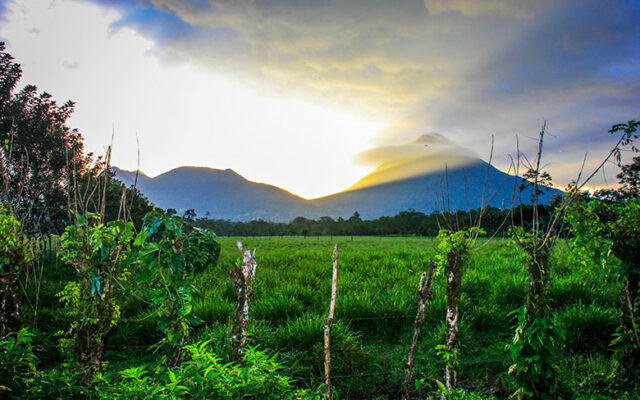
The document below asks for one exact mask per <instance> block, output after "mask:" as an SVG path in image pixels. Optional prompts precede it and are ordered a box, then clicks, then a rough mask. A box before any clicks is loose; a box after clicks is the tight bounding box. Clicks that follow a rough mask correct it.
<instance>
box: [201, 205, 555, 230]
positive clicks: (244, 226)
mask: <svg viewBox="0 0 640 400" xmlns="http://www.w3.org/2000/svg"><path fill="white" fill-rule="evenodd" d="M553 207H554V206H553V204H551V205H544V206H542V205H541V206H538V211H539V213H540V215H541V216H542V218H545V217H547V216H548V215H550V213H551V211H552V209H553ZM189 211H190V215H193V210H189ZM479 212H480V210H472V211H470V212H469V211H457V212H455V213H442V212H434V213H432V214H425V213H422V212H420V211H416V210H413V209H409V210H407V211H402V212H400V213H398V214H396V215H394V216H392V217H380V218H377V219H372V220H363V219H362V218H361V217H360V214H359V213H358V212H355V213H353V215H352V216H351V217H349V218H347V219H344V218H342V217H338V218H337V219H333V218H331V217H327V216H325V217H320V218H319V219H317V220H316V219H308V218H305V217H297V218H295V219H293V220H292V221H291V222H289V223H284V222H270V221H265V220H262V219H260V220H253V221H247V222H240V221H230V220H222V219H209V218H198V219H195V220H194V224H195V225H196V226H198V227H201V228H207V229H211V230H213V231H214V232H215V233H216V234H217V235H219V236H305V237H307V236H388V235H415V236H437V235H438V231H439V230H440V228H441V226H442V225H443V224H444V221H445V220H448V221H453V223H456V221H457V222H458V223H459V224H460V225H465V224H468V221H476V220H477V217H478V213H479ZM532 215H533V207H532V206H530V205H523V206H519V207H516V208H514V209H513V210H509V209H499V208H495V207H488V208H486V209H485V210H484V214H483V216H482V224H481V227H482V228H483V229H484V230H485V231H486V232H487V233H488V234H489V235H494V234H497V235H500V236H501V235H506V234H507V231H508V229H509V226H512V225H519V226H524V227H526V225H527V224H528V223H529V221H531V216H532Z"/></svg>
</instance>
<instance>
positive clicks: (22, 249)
mask: <svg viewBox="0 0 640 400" xmlns="http://www.w3.org/2000/svg"><path fill="white" fill-rule="evenodd" d="M0 211H1V210H0ZM31 258H32V255H31V248H30V247H29V241H28V239H27V238H26V237H25V236H24V235H23V234H22V227H21V225H20V222H18V221H17V220H16V219H15V218H14V217H12V216H10V215H2V214H0V339H3V338H5V337H6V336H7V334H9V332H16V331H18V330H19V329H20V324H21V318H20V303H19V301H18V277H19V275H20V272H21V271H22V270H23V269H24V268H25V267H26V265H27V264H28V263H29V262H30V261H31Z"/></svg>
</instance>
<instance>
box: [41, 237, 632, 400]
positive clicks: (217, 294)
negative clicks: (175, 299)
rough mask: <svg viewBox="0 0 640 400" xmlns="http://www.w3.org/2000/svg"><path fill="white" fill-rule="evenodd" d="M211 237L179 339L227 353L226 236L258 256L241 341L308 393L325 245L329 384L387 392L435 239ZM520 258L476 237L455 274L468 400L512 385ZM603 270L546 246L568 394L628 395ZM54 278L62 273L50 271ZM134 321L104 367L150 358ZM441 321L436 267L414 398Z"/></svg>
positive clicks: (317, 381)
mask: <svg viewBox="0 0 640 400" xmlns="http://www.w3.org/2000/svg"><path fill="white" fill-rule="evenodd" d="M219 240H220V242H221V244H222V253H221V257H220V260H219V263H218V265H217V266H216V267H215V268H213V269H210V270H207V271H205V272H203V273H202V274H200V275H199V276H197V277H196V278H195V279H194V283H195V287H196V290H194V292H195V293H194V302H193V306H194V312H195V314H196V315H197V316H198V317H200V318H201V319H202V320H204V323H203V324H202V325H200V326H199V327H198V328H197V329H196V330H195V331H194V333H193V334H192V338H193V339H208V340H211V343H212V345H213V347H214V350H215V352H216V353H217V354H218V355H219V356H220V357H222V359H223V360H224V361H225V362H226V361H228V360H230V353H231V340H230V331H231V316H232V314H233V312H234V308H235V294H234V291H233V288H232V285H231V283H230V281H229V279H228V273H229V270H230V268H231V266H232V265H233V263H235V262H237V261H238V260H239V256H240V254H239V252H238V250H237V248H236V241H237V240H241V241H242V242H243V244H244V245H245V247H250V248H252V249H253V248H255V249H256V258H257V260H258V268H257V273H256V281H255V284H254V294H253V296H252V298H251V305H250V315H251V318H252V320H251V323H250V329H249V335H250V338H249V343H250V345H251V346H257V347H258V348H259V349H262V350H266V351H267V352H269V353H277V358H278V359H279V360H280V362H281V363H282V365H284V366H285V370H284V371H283V372H284V374H286V375H288V376H290V377H293V378H294V379H295V382H296V384H297V385H299V386H300V387H305V388H317V387H318V386H319V385H321V384H322V382H323V378H322V373H323V372H322V371H323V369H322V366H323V351H322V340H323V335H322V329H323V326H324V319H325V318H326V314H327V311H328V307H329V297H330V285H331V262H332V252H333V245H334V243H338V245H339V268H338V297H337V303H336V323H335V324H334V328H333V330H332V347H333V362H334V367H333V371H332V372H333V375H334V379H333V383H334V385H335V391H336V392H337V395H338V398H343V399H347V398H348V399H373V398H388V399H394V398H398V397H399V393H400V391H401V383H402V378H403V366H404V363H405V362H406V357H407V352H408V349H409V345H410V340H411V334H412V332H413V321H414V317H415V312H416V307H417V303H416V293H417V285H418V280H419V276H420V273H421V272H422V271H423V270H424V269H425V268H426V265H427V262H428V260H429V258H430V257H433V256H434V255H435V253H436V240H435V239H433V238H420V237H388V238H380V237H353V238H351V237H332V238H330V237H317V238H316V237H314V238H306V239H305V238H302V237H284V238H281V237H272V238H267V237H262V238H256V237H249V238H220V239H219ZM523 265H524V264H523V261H522V258H521V254H520V252H519V250H518V249H517V248H516V247H515V246H514V245H513V244H511V243H510V242H508V241H507V240H504V239H494V240H492V241H489V242H487V241H486V240H485V239H481V240H479V241H478V242H477V243H476V245H475V247H474V249H473V250H472V252H471V257H470V262H469V265H468V268H467V270H466V273H465V276H464V279H463V297H462V301H461V310H462V314H463V318H462V320H461V326H460V329H461V331H460V345H461V353H460V366H459V377H460V385H461V387H463V388H465V389H467V390H468V391H469V392H475V393H476V394H477V396H478V398H485V397H487V398H488V397H491V396H494V397H496V398H507V397H508V396H509V395H510V394H511V393H513V390H514V389H513V386H512V384H511V382H510V377H509V376H508V374H507V371H508V369H509V366H510V364H511V362H510V358H509V352H508V349H507V346H508V344H509V343H510V342H511V340H512V338H513V334H514V327H515V325H516V316H515V313H514V311H516V310H518V309H519V308H520V307H522V305H523V303H524V300H525V272H524V271H523V270H522V268H523ZM617 268H618V266H617V265H615V264H613V263H611V264H609V265H605V266H602V265H596V264H593V263H589V262H583V260H579V259H577V256H575V255H574V254H573V252H572V250H571V249H570V247H569V246H568V245H567V244H565V243H559V244H558V245H557V246H556V250H555V253H554V263H553V270H552V272H551V284H550V292H551V297H552V307H553V312H554V313H555V315H556V317H555V318H556V320H557V321H558V322H559V324H560V325H561V326H562V327H563V328H564V330H565V332H566V338H565V339H564V343H563V345H564V348H563V350H562V359H561V360H559V363H560V365H561V366H562V368H561V371H562V376H561V377H560V378H561V379H562V381H563V382H564V383H565V385H566V387H567V388H568V390H569V391H570V392H571V393H573V394H574V396H575V398H585V399H586V398H634V397H633V394H625V392H624V388H620V387H616V386H615V384H612V383H611V382H610V381H608V380H607V377H608V375H609V374H610V372H611V370H612V361H611V360H610V359H611V348H610V345H609V343H610V342H611V340H612V337H613V335H614V333H615V330H616V327H617V325H618V293H620V283H619V282H618V280H617V275H616V271H617ZM52 271H54V269H53V270H52ZM57 273H59V274H60V275H56V276H58V278H59V279H61V280H63V279H64V273H63V272H57ZM48 275H49V278H48V279H47V281H46V285H45V288H44V289H43V296H42V302H43V304H42V311H41V312H40V314H39V317H38V320H39V321H40V322H39V324H38V325H39V326H40V329H41V330H44V329H45V326H46V330H53V331H55V330H56V329H57V327H63V326H64V324H65V321H63V320H57V319H56V318H58V317H57V315H58V314H57V312H56V311H55V309H56V300H55V298H54V297H53V296H52V293H54V292H55V291H56V290H59V289H60V288H59V287H58V288H56V286H62V285H63V283H61V282H60V281H56V280H55V279H51V278H54V275H52V274H51V273H49V274H48ZM47 293H48V294H47ZM147 315H148V311H147V309H146V307H145V306H144V304H143V303H142V302H141V300H140V299H138V298H136V297H135V296H131V297H129V298H127V299H125V301H124V305H123V309H122V321H121V323H120V324H119V325H118V326H117V327H116V328H114V330H113V331H112V332H111V333H110V335H109V338H108V341H107V353H106V354H105V359H106V360H107V361H108V362H109V366H108V369H107V371H118V370H122V369H124V368H128V367H131V366H136V365H140V364H141V363H145V362H147V361H151V360H152V359H153V358H154V357H155V355H154V354H151V353H150V351H149V350H148V346H149V345H151V344H153V343H155V342H156V341H157V340H159V339H160V336H158V333H157V329H156V325H155V321H154V319H153V318H146V316H147ZM444 318H445V297H444V278H443V276H442V274H441V272H439V273H438V274H437V275H436V280H435V284H434V296H433V298H432V300H431V302H430V303H429V304H428V305H427V309H426V321H425V325H424V327H423V329H422V333H421V337H420V341H419V347H418V352H417V357H416V362H415V377H416V392H415V393H416V396H418V395H420V396H422V397H421V398H425V397H426V396H427V395H428V394H430V393H434V392H435V391H436V390H437V384H436V380H440V381H442V380H443V378H444V372H443V371H444V363H443V361H442V360H441V359H440V358H439V357H438V356H437V355H436V350H435V347H436V346H437V345H438V344H440V343H442V342H443V338H444V333H445V324H444ZM53 331H52V332H53ZM51 337H52V339H51V340H52V342H53V336H51ZM44 361H45V362H46V360H44ZM107 373H108V372H107ZM596 394H597V395H596ZM594 396H595V397H594Z"/></svg>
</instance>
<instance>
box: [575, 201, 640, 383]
mask: <svg viewBox="0 0 640 400" xmlns="http://www.w3.org/2000/svg"><path fill="white" fill-rule="evenodd" d="M568 219H569V222H570V223H571V226H572V228H573V230H574V232H575V234H576V240H575V242H574V248H576V249H577V250H578V252H579V253H581V254H583V255H588V256H591V257H593V258H594V259H595V260H597V261H598V262H602V261H603V260H606V258H607V257H608V256H609V255H613V256H615V257H616V258H618V259H619V260H620V269H619V271H618V276H619V278H620V280H621V281H622V283H623V289H622V293H621V295H620V326H619V328H618V331H617V333H616V337H615V339H614V340H613V344H614V346H615V349H616V359H617V361H618V362H619V364H620V365H621V366H622V367H623V368H624V369H625V370H626V374H627V375H629V376H634V371H635V372H637V369H638V368H639V367H640V293H639V284H640V199H630V200H626V201H625V202H622V203H606V202H603V201H599V200H591V201H589V202H580V203H576V204H575V205H574V207H572V208H571V210H570V213H569V218H568Z"/></svg>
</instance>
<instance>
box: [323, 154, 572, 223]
mask: <svg viewBox="0 0 640 400" xmlns="http://www.w3.org/2000/svg"><path fill="white" fill-rule="evenodd" d="M457 161H458V162H457V163H456V165H457V166H456V167H453V168H449V169H446V170H439V171H433V172H428V173H426V174H420V175H416V176H410V177H406V178H404V179H399V180H395V181H394V180H390V179H389V178H388V177H389V176H397V175H398V171H406V170H407V169H408V168H409V167H410V166H409V165H406V164H412V165H415V164H420V163H429V164H432V160H430V159H421V158H418V159H413V160H411V161H407V163H406V164H402V163H400V164H397V163H395V164H392V165H387V164H383V165H382V166H380V167H378V168H377V169H376V170H375V171H373V172H372V173H371V174H369V175H367V176H366V177H364V178H362V179H361V180H360V181H359V182H357V183H356V184H355V185H353V186H352V187H351V188H350V189H348V190H347V191H344V192H341V193H337V194H334V195H331V196H326V197H323V198H319V199H315V200H313V204H314V205H315V206H316V207H317V208H318V209H320V210H321V213H323V214H324V215H328V216H331V217H343V218H345V217H349V216H351V215H353V213H354V212H356V211H357V212H358V213H359V214H360V216H361V217H362V218H363V219H373V218H378V217H381V216H384V215H395V214H396V213H398V212H399V211H403V210H408V209H409V208H413V209H415V210H416V211H421V212H424V213H431V212H433V211H435V210H440V211H442V210H445V209H447V210H450V211H456V210H467V209H469V208H471V209H476V208H479V207H480V206H481V204H490V205H492V206H494V207H499V208H502V207H510V206H511V204H514V205H516V204H519V199H518V192H517V190H516V191H515V192H514V185H519V182H520V180H518V181H516V178H515V176H512V175H508V174H505V173H504V172H501V171H499V170H498V169H496V168H494V167H492V166H489V165H488V164H487V163H485V162H484V161H482V160H479V159H472V158H467V159H465V160H457ZM487 168H488V171H487ZM487 173H488V175H487ZM485 178H487V179H486V181H487V184H486V188H485ZM377 182H384V183H381V184H376V183H377ZM371 183H374V184H371ZM483 192H484V202H483ZM556 193H560V191H559V190H556V189H552V188H549V189H548V190H546V191H545V193H544V194H543V195H542V196H541V198H540V200H539V201H540V203H548V201H549V200H550V199H551V197H552V196H553V195H554V194H556ZM530 197H531V190H530V189H525V190H524V191H523V192H522V193H520V198H521V199H522V202H523V203H525V204H529V203H530Z"/></svg>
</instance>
